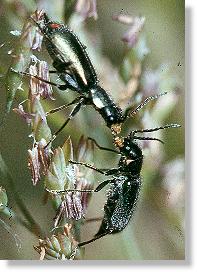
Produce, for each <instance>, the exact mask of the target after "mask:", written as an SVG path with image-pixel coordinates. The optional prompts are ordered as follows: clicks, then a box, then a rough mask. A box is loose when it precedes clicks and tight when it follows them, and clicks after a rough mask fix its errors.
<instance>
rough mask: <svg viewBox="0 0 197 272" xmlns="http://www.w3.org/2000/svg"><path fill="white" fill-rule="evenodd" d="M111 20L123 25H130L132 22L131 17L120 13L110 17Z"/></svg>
mask: <svg viewBox="0 0 197 272" xmlns="http://www.w3.org/2000/svg"><path fill="white" fill-rule="evenodd" d="M112 20H114V21H118V22H120V23H122V24H125V25H131V24H133V22H134V18H133V17H132V16H130V15H126V14H122V13H119V14H114V15H112Z"/></svg>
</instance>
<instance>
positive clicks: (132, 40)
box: [122, 17, 145, 48]
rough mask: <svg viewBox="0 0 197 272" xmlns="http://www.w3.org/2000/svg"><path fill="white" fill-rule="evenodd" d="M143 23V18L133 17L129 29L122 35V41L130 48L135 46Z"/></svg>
mask: <svg viewBox="0 0 197 272" xmlns="http://www.w3.org/2000/svg"><path fill="white" fill-rule="evenodd" d="M144 23H145V17H141V18H139V17H135V18H134V22H133V24H132V25H131V27H130V29H129V30H128V31H127V32H126V33H125V34H124V35H123V37H122V41H123V42H125V43H127V44H128V46H129V47H130V48H133V47H134V46H135V45H136V43H137V41H138V38H139V34H140V32H141V30H142V28H143V26H144Z"/></svg>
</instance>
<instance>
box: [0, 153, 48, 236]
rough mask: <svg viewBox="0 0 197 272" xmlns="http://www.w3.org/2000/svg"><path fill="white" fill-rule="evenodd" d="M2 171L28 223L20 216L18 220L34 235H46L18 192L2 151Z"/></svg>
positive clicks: (0, 160)
mask: <svg viewBox="0 0 197 272" xmlns="http://www.w3.org/2000/svg"><path fill="white" fill-rule="evenodd" d="M0 173H1V174H2V176H3V177H4V179H5V180H6V181H7V182H8V183H9V185H10V187H11V188H12V191H13V192H14V195H15V201H16V204H17V205H18V207H19V209H20V210H21V212H22V213H23V215H24V217H25V219H26V220H27V221H28V224H27V223H26V222H25V221H24V220H22V219H19V217H18V216H17V220H18V221H19V222H20V223H21V224H22V225H23V226H25V227H26V228H27V229H28V230H29V231H30V232H32V233H33V234H34V235H36V236H37V237H41V236H44V235H43V232H42V230H41V228H40V226H39V224H38V223H37V222H36V221H35V220H34V218H33V217H32V216H31V214H30V212H29V211H28V209H27V208H26V206H25V204H24V202H23V200H22V199H21V197H20V195H19V194H18V192H17V190H16V186H15V183H14V181H13V178H12V176H11V174H10V173H9V171H8V168H7V166H6V164H5V162H4V160H3V158H2V156H1V153H0Z"/></svg>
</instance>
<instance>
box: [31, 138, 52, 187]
mask: <svg viewBox="0 0 197 272" xmlns="http://www.w3.org/2000/svg"><path fill="white" fill-rule="evenodd" d="M45 145H46V141H45V140H44V139H43V140H41V141H40V142H39V143H36V144H34V147H33V148H32V150H30V149H29V150H28V153H29V159H28V167H29V168H30V170H31V177H32V182H33V185H36V184H37V183H38V182H39V181H40V179H41V174H44V175H45V174H46V172H47V170H48V168H49V159H50V158H49V150H48V149H47V148H44V147H45Z"/></svg>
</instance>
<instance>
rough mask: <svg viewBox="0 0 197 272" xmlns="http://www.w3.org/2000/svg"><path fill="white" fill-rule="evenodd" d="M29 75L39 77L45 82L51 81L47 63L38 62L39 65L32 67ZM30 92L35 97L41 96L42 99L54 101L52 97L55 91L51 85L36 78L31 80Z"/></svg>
mask: <svg viewBox="0 0 197 272" xmlns="http://www.w3.org/2000/svg"><path fill="white" fill-rule="evenodd" d="M29 73H30V74H31V75H34V76H38V77H40V78H42V79H43V80H46V81H50V78H49V70H48V65H47V63H46V62H45V61H39V60H37V63H36V64H34V65H30V67H29ZM30 91H31V95H33V96H35V95H36V96H41V97H42V98H44V99H45V98H50V99H54V98H53V96H52V93H53V89H52V87H51V85H50V84H48V83H46V82H44V81H42V80H39V79H37V78H35V77H31V78H30Z"/></svg>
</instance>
